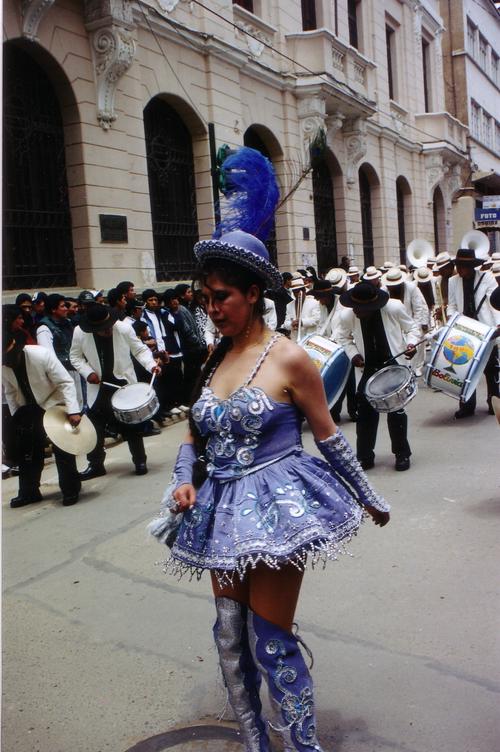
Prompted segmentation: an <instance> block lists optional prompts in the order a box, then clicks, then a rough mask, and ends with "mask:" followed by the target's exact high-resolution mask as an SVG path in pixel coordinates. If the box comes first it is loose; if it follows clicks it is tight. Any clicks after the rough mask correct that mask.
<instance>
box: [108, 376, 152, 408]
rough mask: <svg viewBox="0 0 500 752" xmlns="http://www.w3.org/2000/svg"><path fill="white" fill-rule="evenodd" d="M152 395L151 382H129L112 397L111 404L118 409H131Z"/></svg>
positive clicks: (143, 402)
mask: <svg viewBox="0 0 500 752" xmlns="http://www.w3.org/2000/svg"><path fill="white" fill-rule="evenodd" d="M150 395H151V392H150V387H149V384H143V383H142V382H139V383H138V384H127V386H122V387H121V389H118V390H117V391H116V392H115V393H114V394H113V396H112V397H111V404H112V406H113V407H116V409H117V410H131V409H133V408H134V407H140V406H141V405H144V404H145V403H146V402H148V400H149V397H150Z"/></svg>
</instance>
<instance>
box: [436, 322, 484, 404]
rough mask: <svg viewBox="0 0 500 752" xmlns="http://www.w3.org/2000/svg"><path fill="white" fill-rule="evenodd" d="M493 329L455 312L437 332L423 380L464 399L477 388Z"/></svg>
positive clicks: (450, 394) (457, 397)
mask: <svg viewBox="0 0 500 752" xmlns="http://www.w3.org/2000/svg"><path fill="white" fill-rule="evenodd" d="M495 331H496V330H495V328H494V327H492V326H487V324H483V323H482V322H481V321H476V319H470V318H469V317H468V316H463V315H462V314H460V313H455V315H454V316H452V317H451V319H450V320H449V321H448V323H447V324H446V325H445V326H443V327H441V329H440V330H439V331H438V332H437V341H436V344H435V345H434V348H433V350H432V352H431V357H430V360H429V362H428V363H426V364H425V382H426V384H427V385H428V386H431V387H433V388H434V389H438V390H439V391H441V392H444V393H445V394H448V395H449V396H450V397H454V398H455V399H459V400H462V401H463V402H466V401H467V400H468V399H469V398H470V397H471V396H472V393H473V392H474V390H475V388H476V387H477V383H478V381H479V379H480V378H481V374H482V373H483V370H484V367H485V365H486V363H487V362H488V358H489V357H490V355H491V351H492V349H493V345H494V344H495V341H494V339H493V337H494V335H495Z"/></svg>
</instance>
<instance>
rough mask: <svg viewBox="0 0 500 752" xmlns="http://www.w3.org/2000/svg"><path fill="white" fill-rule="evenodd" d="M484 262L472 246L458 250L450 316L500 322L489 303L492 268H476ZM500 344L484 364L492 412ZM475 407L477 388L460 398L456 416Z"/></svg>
mask: <svg viewBox="0 0 500 752" xmlns="http://www.w3.org/2000/svg"><path fill="white" fill-rule="evenodd" d="M482 263H483V260H482V259H479V258H476V254H475V251H474V250H473V249H471V248H460V249H459V250H458V251H457V256H456V259H455V265H456V268H457V274H456V275H455V276H453V277H451V278H450V280H449V283H448V308H447V314H448V317H450V316H453V314H454V313H462V314H463V315H464V316H468V317H469V318H471V319H476V320H477V321H482V322H483V324H486V325H487V326H498V324H499V323H500V314H499V313H498V312H497V311H495V310H494V309H493V308H492V307H491V306H490V304H489V299H490V296H491V293H492V292H493V291H494V290H495V289H496V286H497V284H496V280H495V278H494V277H493V275H492V274H491V273H490V272H481V271H477V268H478V267H480V266H481V265H482ZM499 370H500V369H499V366H498V346H497V345H495V347H494V348H493V351H492V353H491V355H490V358H489V360H488V362H487V364H486V366H485V369H484V375H485V377H486V387H487V392H488V397H487V403H488V413H489V414H490V415H493V414H494V412H493V407H492V404H491V398H492V397H498V396H499V386H498V378H499ZM475 410H476V392H474V393H473V394H472V397H470V398H469V399H468V400H467V401H466V402H462V400H460V407H459V409H458V410H457V411H456V413H455V418H456V419H457V420H459V419H461V418H467V417H469V416H471V415H474V412H475Z"/></svg>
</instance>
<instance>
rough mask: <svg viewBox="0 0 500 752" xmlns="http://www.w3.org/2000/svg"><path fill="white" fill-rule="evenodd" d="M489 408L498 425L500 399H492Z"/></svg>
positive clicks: (499, 420)
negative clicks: (490, 407)
mask: <svg viewBox="0 0 500 752" xmlns="http://www.w3.org/2000/svg"><path fill="white" fill-rule="evenodd" d="M491 406H492V408H493V412H494V413H495V415H496V416H497V420H498V422H499V423H500V397H492V398H491Z"/></svg>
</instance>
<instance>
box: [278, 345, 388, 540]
mask: <svg viewBox="0 0 500 752" xmlns="http://www.w3.org/2000/svg"><path fill="white" fill-rule="evenodd" d="M292 347H293V346H292ZM286 365H287V369H288V373H289V374H290V376H289V387H288V389H287V391H288V392H289V393H290V396H291V397H292V400H293V402H294V403H295V404H296V405H297V407H298V408H299V409H300V410H301V412H302V413H303V414H304V416H305V417H306V419H307V421H308V423H309V425H310V427H311V431H312V433H313V436H314V438H315V439H316V446H317V447H318V449H319V450H320V452H321V454H322V455H323V456H324V458H325V459H326V461H327V462H328V464H329V465H330V466H331V468H332V470H333V473H334V475H335V476H336V477H337V479H338V480H339V482H340V483H342V485H343V486H344V487H345V488H346V489H347V490H348V491H349V492H350V493H351V494H352V495H353V496H354V497H355V498H356V499H357V501H358V503H359V504H362V505H363V506H364V507H365V509H366V511H367V512H368V513H369V514H370V516H371V517H372V519H373V521H374V522H375V524H376V525H380V526H383V525H386V524H387V523H388V522H389V509H390V507H389V505H388V504H387V502H386V501H385V500H384V499H383V498H382V497H381V496H379V495H378V494H377V493H376V492H375V491H374V489H373V488H372V487H371V486H370V484H369V482H368V478H367V477H366V475H365V473H364V471H363V469H362V467H361V465H360V464H359V462H358V460H357V459H356V455H355V454H354V452H353V450H352V448H351V447H350V445H349V444H348V442H347V441H346V439H345V438H344V436H343V434H342V431H340V429H338V428H337V426H336V425H335V423H334V422H333V420H332V417H331V415H330V411H329V409H328V404H327V401H326V396H325V390H324V387H323V381H322V378H321V375H320V372H319V370H318V369H317V367H316V366H315V365H314V363H313V362H312V360H311V359H310V358H309V356H308V355H307V353H305V352H304V351H301V348H299V347H293V349H292V348H289V355H288V361H287V363H286Z"/></svg>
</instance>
